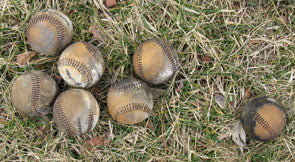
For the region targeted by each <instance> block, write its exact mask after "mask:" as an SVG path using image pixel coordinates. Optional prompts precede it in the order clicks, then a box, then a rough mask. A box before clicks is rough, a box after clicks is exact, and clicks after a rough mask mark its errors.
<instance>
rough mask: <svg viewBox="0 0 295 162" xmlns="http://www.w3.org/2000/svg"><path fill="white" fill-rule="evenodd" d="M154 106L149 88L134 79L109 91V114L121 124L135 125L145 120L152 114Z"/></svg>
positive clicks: (121, 83)
mask: <svg viewBox="0 0 295 162" xmlns="http://www.w3.org/2000/svg"><path fill="white" fill-rule="evenodd" d="M153 104H154V102H153V97H152V93H151V92H150V91H149V88H148V86H147V85H146V84H145V83H144V82H142V81H139V80H137V79H134V78H126V79H123V80H121V81H119V82H117V83H116V84H114V85H113V86H112V87H111V88H110V89H109V91H108V96H107V106H108V110H109V113H110V115H111V116H112V118H113V119H114V120H116V121H118V122H119V123H123V124H135V123H139V122H141V121H143V120H145V119H146V118H148V117H149V115H150V114H151V112H152V110H153Z"/></svg>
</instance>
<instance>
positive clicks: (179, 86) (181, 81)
mask: <svg viewBox="0 0 295 162" xmlns="http://www.w3.org/2000/svg"><path fill="white" fill-rule="evenodd" d="M182 88H183V80H182V79H181V80H179V82H178V84H177V88H176V89H175V91H176V92H180V91H181V90H182Z"/></svg>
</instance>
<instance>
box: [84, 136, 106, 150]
mask: <svg viewBox="0 0 295 162" xmlns="http://www.w3.org/2000/svg"><path fill="white" fill-rule="evenodd" d="M85 143H86V145H87V149H88V150H92V148H93V147H95V146H98V147H100V146H102V145H104V143H105V139H104V138H101V137H99V136H96V137H93V138H92V139H90V140H87V141H86V142H85Z"/></svg>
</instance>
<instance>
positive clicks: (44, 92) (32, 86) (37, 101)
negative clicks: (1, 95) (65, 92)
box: [11, 71, 58, 116]
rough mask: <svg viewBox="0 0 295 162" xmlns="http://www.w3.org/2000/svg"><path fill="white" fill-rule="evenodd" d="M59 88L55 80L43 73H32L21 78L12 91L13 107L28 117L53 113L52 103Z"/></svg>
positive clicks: (16, 81) (27, 73)
mask: <svg viewBox="0 0 295 162" xmlns="http://www.w3.org/2000/svg"><path fill="white" fill-rule="evenodd" d="M57 92H58V86H57V84H56V82H55V81H54V79H52V78H51V77H50V76H49V75H47V74H45V73H44V72H41V71H30V72H26V73H24V74H22V75H21V76H19V77H18V78H17V79H16V80H15V82H14V84H13V86H12V91H11V96H12V105H13V106H14V107H15V108H16V110H17V111H18V112H20V113H21V114H23V115H26V116H42V115H46V114H48V113H49V112H51V111H52V107H51V103H52V102H53V100H54V99H55V97H56V94H57Z"/></svg>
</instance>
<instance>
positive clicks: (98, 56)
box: [83, 42, 104, 66]
mask: <svg viewBox="0 0 295 162" xmlns="http://www.w3.org/2000/svg"><path fill="white" fill-rule="evenodd" d="M83 44H84V46H85V47H86V49H87V50H88V51H89V52H90V53H91V54H92V56H93V57H94V58H95V60H96V61H97V62H99V63H100V64H103V66H104V62H103V61H102V60H103V58H102V56H101V54H100V52H98V50H97V49H95V47H94V46H92V45H91V44H89V43H86V42H83Z"/></svg>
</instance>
